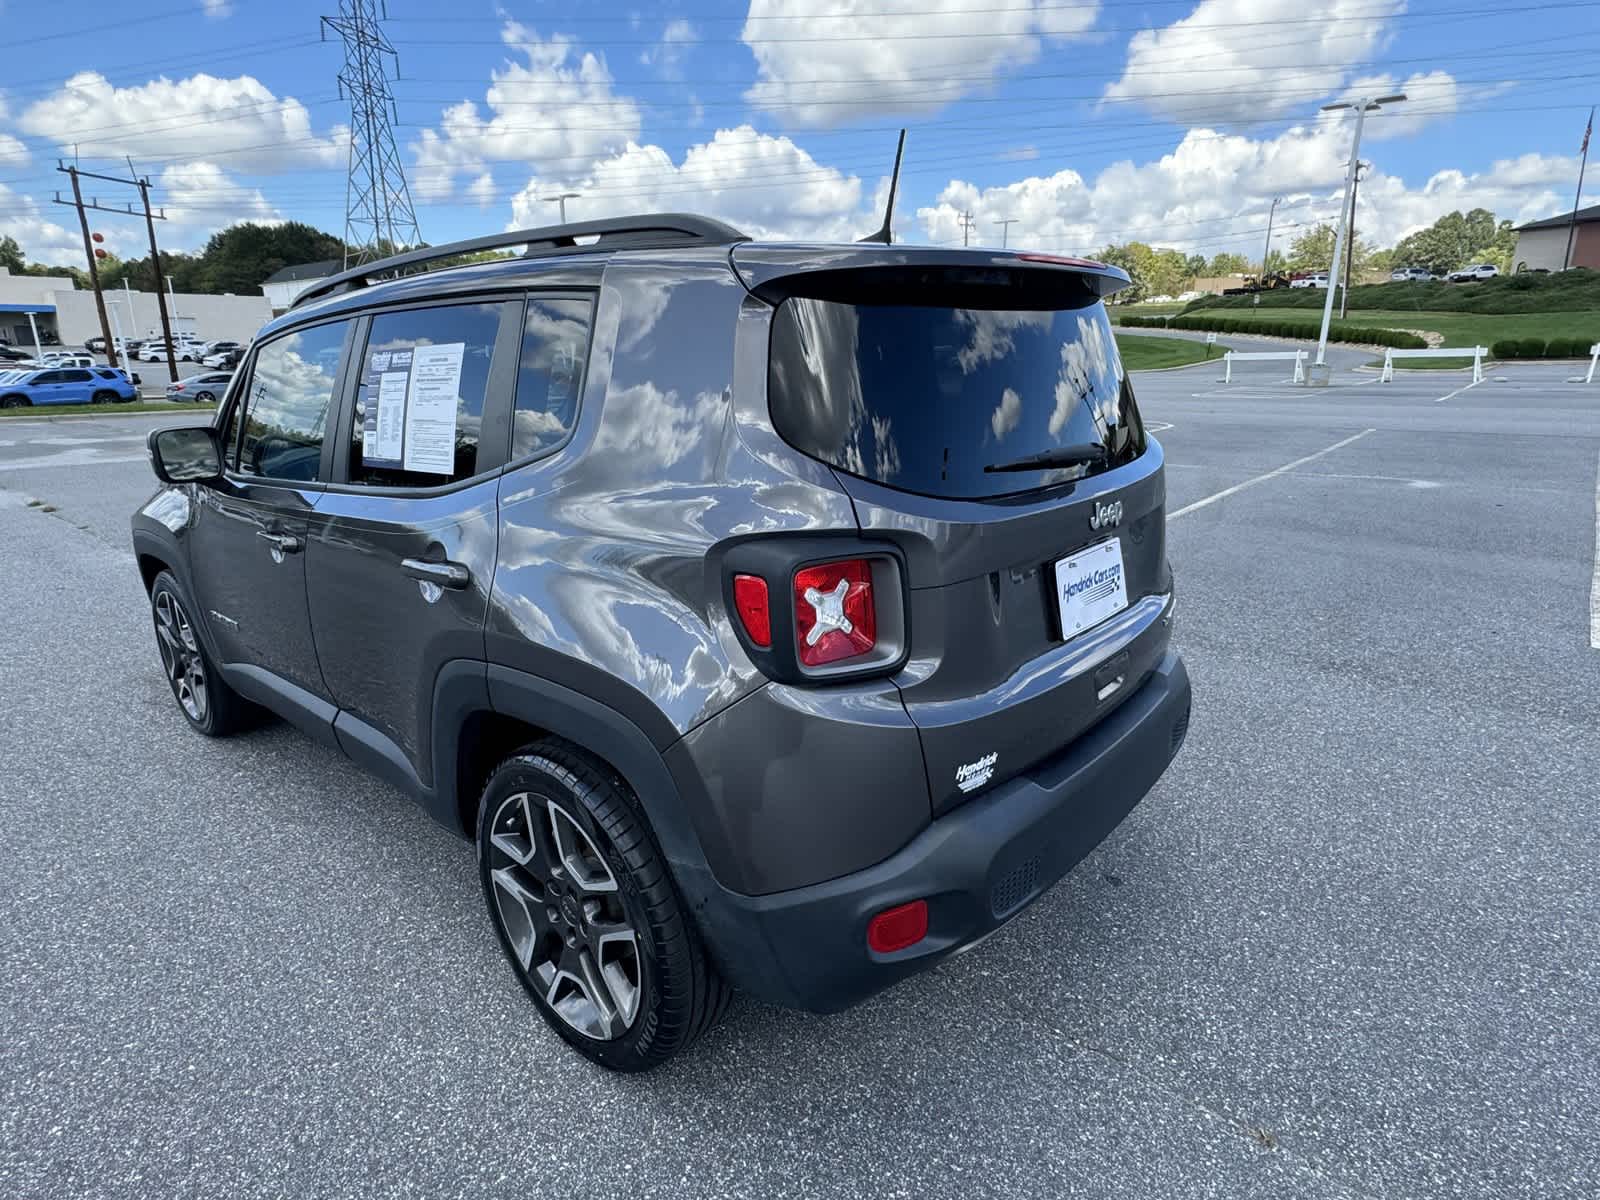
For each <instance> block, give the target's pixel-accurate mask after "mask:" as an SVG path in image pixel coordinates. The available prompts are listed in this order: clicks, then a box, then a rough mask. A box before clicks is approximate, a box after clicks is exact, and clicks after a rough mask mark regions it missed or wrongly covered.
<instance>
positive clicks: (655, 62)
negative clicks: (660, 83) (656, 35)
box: [639, 18, 700, 79]
mask: <svg viewBox="0 0 1600 1200" xmlns="http://www.w3.org/2000/svg"><path fill="white" fill-rule="evenodd" d="M699 40H700V35H699V34H698V33H697V32H696V31H695V27H694V26H693V25H691V24H689V22H688V21H685V20H683V19H681V18H679V19H677V20H672V21H668V22H667V25H666V28H665V29H663V30H662V31H661V40H660V41H659V42H657V43H656V44H655V45H654V46H651V47H650V48H649V49H647V50H646V51H645V52H644V53H643V54H641V55H639V61H640V62H641V63H643V64H644V65H645V66H647V67H655V68H656V69H657V70H658V71H660V72H661V74H662V75H663V76H665V77H666V78H668V79H681V78H683V60H684V58H685V56H686V55H687V54H688V52H689V47H690V46H693V45H694V44H695V43H696V42H698V41H699Z"/></svg>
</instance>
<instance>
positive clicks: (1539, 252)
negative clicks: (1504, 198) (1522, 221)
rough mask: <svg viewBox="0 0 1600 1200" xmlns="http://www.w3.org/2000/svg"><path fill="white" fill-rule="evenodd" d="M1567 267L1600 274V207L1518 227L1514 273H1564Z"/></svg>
mask: <svg viewBox="0 0 1600 1200" xmlns="http://www.w3.org/2000/svg"><path fill="white" fill-rule="evenodd" d="M1569 236H1570V240H1571V247H1572V248H1571V251H1570V254H1569V251H1568V248H1567V247H1568V240H1569ZM1568 267H1590V268H1592V269H1594V270H1597V271H1600V204H1593V205H1590V206H1589V207H1588V208H1580V209H1578V210H1577V211H1576V212H1564V213H1562V214H1561V215H1560V216H1559V217H1546V218H1545V219H1544V220H1543V221H1530V222H1528V224H1526V225H1518V226H1517V249H1516V252H1515V253H1513V254H1512V256H1511V269H1512V270H1513V271H1564V270H1566V269H1567V268H1568Z"/></svg>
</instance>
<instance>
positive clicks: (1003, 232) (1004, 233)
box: [995, 217, 1021, 249]
mask: <svg viewBox="0 0 1600 1200" xmlns="http://www.w3.org/2000/svg"><path fill="white" fill-rule="evenodd" d="M1019 220H1021V218H1020V217H1007V218H1006V219H1005V220H1004V221H996V222H995V224H996V225H998V226H1000V248H1001V249H1004V248H1005V246H1006V243H1007V242H1009V241H1010V240H1011V227H1012V226H1013V225H1015V224H1016V223H1017V222H1018V221H1019Z"/></svg>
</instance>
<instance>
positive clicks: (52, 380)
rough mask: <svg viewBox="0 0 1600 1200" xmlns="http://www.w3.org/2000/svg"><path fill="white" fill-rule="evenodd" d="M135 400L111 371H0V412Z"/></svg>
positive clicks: (126, 384) (128, 384)
mask: <svg viewBox="0 0 1600 1200" xmlns="http://www.w3.org/2000/svg"><path fill="white" fill-rule="evenodd" d="M138 398H139V389H138V388H136V387H134V386H133V384H132V382H130V381H129V379H128V377H127V375H125V374H123V372H121V371H119V370H117V369H116V368H114V367H47V368H45V369H44V370H42V371H0V408H27V407H28V406H29V405H35V404H114V403H127V402H129V401H131V400H137V399H138Z"/></svg>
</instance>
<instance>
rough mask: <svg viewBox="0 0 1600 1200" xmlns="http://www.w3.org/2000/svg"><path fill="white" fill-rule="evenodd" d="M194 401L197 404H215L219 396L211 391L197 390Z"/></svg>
mask: <svg viewBox="0 0 1600 1200" xmlns="http://www.w3.org/2000/svg"><path fill="white" fill-rule="evenodd" d="M194 402H195V403H196V404H215V403H216V402H217V398H216V397H215V396H213V395H212V394H211V393H210V392H196V393H195V394H194Z"/></svg>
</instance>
